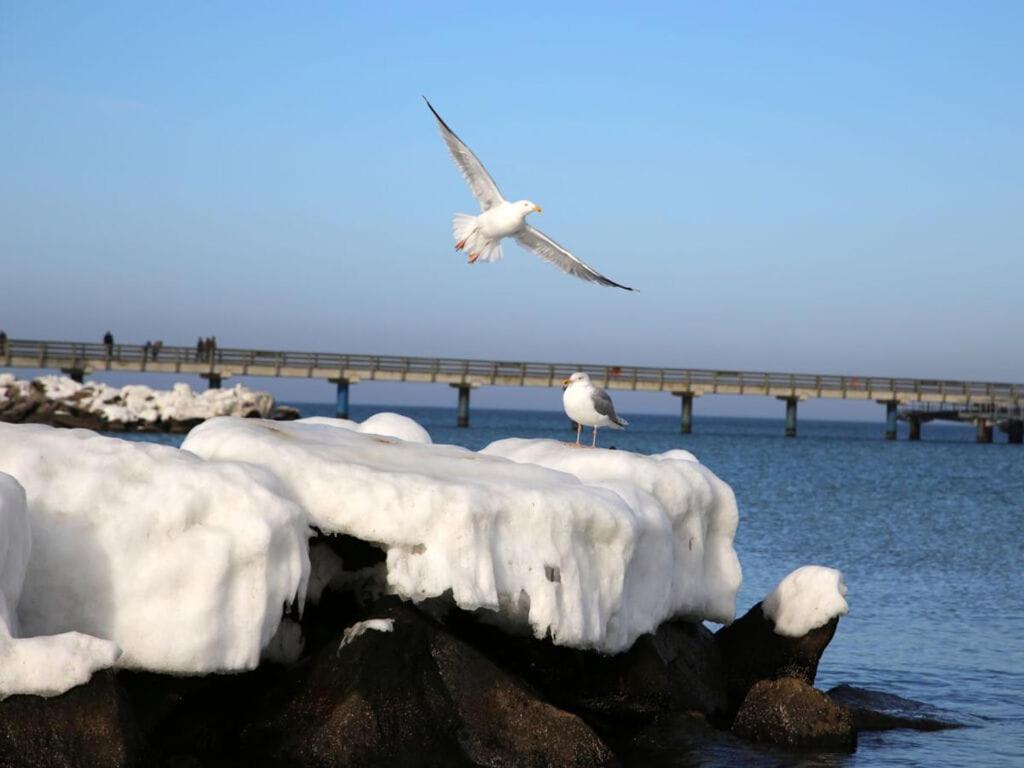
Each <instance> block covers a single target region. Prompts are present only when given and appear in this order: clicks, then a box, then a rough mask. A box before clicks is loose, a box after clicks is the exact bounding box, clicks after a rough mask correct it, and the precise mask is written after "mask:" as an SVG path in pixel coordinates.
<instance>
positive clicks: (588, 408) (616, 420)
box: [562, 371, 629, 446]
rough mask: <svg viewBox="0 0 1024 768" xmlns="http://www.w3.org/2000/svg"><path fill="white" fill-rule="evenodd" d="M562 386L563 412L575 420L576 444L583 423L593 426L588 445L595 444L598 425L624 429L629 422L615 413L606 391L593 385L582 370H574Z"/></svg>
mask: <svg viewBox="0 0 1024 768" xmlns="http://www.w3.org/2000/svg"><path fill="white" fill-rule="evenodd" d="M562 387H563V388H564V389H565V391H564V392H563V393H562V405H563V406H564V407H565V413H566V415H567V416H568V417H569V418H570V419H572V420H573V421H575V422H576V445H579V444H580V435H581V434H582V432H583V427H584V425H585V426H588V427H593V428H594V439H593V440H592V441H591V443H590V445H591V446H596V445H597V428H598V427H611V428H612V429H625V427H626V426H627V425H628V424H629V422H628V421H626V420H625V419H623V418H621V417H619V416H616V415H615V406H614V405H612V399H611V398H610V397H608V393H607V392H605V391H604V390H603V389H601V388H600V387H597V386H594V384H593V383H591V381H590V376H588V375H587V374H585V373H583V372H582V371H576V373H574V374H573V375H572V376H570V377H569V378H568V379H566V380H565V381H563V382H562Z"/></svg>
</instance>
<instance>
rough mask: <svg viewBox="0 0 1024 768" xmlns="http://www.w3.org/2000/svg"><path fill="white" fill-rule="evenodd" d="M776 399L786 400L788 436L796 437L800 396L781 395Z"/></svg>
mask: <svg viewBox="0 0 1024 768" xmlns="http://www.w3.org/2000/svg"><path fill="white" fill-rule="evenodd" d="M776 399H777V400H785V401H786V437H796V404H797V403H799V402H800V398H799V397H779V398H776Z"/></svg>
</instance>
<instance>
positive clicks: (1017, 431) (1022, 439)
mask: <svg viewBox="0 0 1024 768" xmlns="http://www.w3.org/2000/svg"><path fill="white" fill-rule="evenodd" d="M1006 442H1008V443H1009V444H1010V445H1022V444H1024V421H1018V420H1017V419H1011V420H1010V421H1009V422H1008V423H1007V425H1006Z"/></svg>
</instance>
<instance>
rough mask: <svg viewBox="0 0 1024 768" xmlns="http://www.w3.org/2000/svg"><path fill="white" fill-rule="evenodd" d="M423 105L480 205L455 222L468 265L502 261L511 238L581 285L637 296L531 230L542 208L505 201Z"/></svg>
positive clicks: (459, 142)
mask: <svg viewBox="0 0 1024 768" xmlns="http://www.w3.org/2000/svg"><path fill="white" fill-rule="evenodd" d="M423 100H424V101H426V102H427V106H428V107H430V111H431V112H433V113H434V117H436V118H437V124H438V127H439V128H440V129H441V138H443V139H444V143H445V144H447V145H448V151H449V152H450V153H451V156H452V159H453V160H454V161H455V164H456V165H457V166H458V167H459V170H460V171H462V175H463V177H464V178H465V179H466V183H468V184H469V189H470V191H471V192H472V193H473V197H475V198H476V199H477V201H478V202H479V203H480V211H481V213H480V215H479V216H470V215H469V214H466V213H456V214H455V218H454V219H453V220H452V230H453V232H454V234H455V250H457V251H462V250H465V251H466V253H467V254H468V255H469V263H470V264H475V263H476V262H478V261H498V260H500V259H501V257H502V253H501V241H502V238H505V237H513V238H515V241H516V242H517V243H519V244H520V245H521V246H523V248H525V249H526V250H528V251H533V253H535V254H536V255H537V256H540V257H541V258H542V259H544V261H546V262H548V263H549V264H554V265H555V266H556V267H558V268H559V269H560V270H562V271H563V272H567V273H568V274H570V275H573V276H575V277H578V278H580V279H581V280H587V281H589V282H591V283H598V284H599V285H607V286H611V287H613V288H622V289H623V290H626V291H632V290H634V289H633V288H629V287H627V286H625V285H620V284H619V283H616V282H615V281H614V280H609V279H608V278H607V277H605V276H604V275H602V274H601V273H600V272H598V271H597V270H596V269H594V268H593V267H590V266H588V265H586V264H584V263H583V262H582V261H580V260H579V259H577V258H576V257H575V256H573V255H572V254H571V253H569V251H567V250H566V249H565V248H563V247H562V246H560V245H559V244H558V243H556V242H555V241H554V240H552V239H551V238H550V237H548V236H547V235H545V234H544V233H543V232H541V231H540V230H538V229H534V228H533V227H531V226H530V225H529V224H527V223H526V217H527V216H529V215H530V214H531V213H540V206H539V205H535V204H534V203H532V202H530V201H529V200H519V201H517V202H514V203H510V202H509V201H508V200H506V199H505V198H504V197H502V196H501V192H499V191H498V185H497V184H495V183H494V179H492V178H491V175H490V174H489V173H487V169H486V168H484V166H483V163H481V162H480V161H479V160H478V159H477V156H476V155H474V154H473V151H472V150H471V149H470V148H469V147H467V146H466V145H465V144H463V143H462V140H461V139H460V138H459V137H458V136H456V135H455V134H454V133H453V132H452V129H451V128H449V127H448V124H447V123H445V121H444V120H442V119H441V116H440V115H439V114H437V110H436V109H434V107H433V106H432V105H431V103H430V102H429V101H427V99H426V97H424V99H423Z"/></svg>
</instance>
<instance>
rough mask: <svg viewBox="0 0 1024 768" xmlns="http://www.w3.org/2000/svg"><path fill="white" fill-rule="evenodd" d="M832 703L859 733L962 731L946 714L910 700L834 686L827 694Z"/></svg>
mask: <svg viewBox="0 0 1024 768" xmlns="http://www.w3.org/2000/svg"><path fill="white" fill-rule="evenodd" d="M828 696H829V698H831V699H832V701H834V702H836V703H837V704H840V705H842V706H845V707H846V708H847V709H849V710H850V713H851V714H852V715H853V724H854V727H855V728H856V729H857V731H858V732H860V731H891V730H895V729H900V728H906V729H910V730H915V731H944V730H948V729H950V728H963V727H964V725H965V724H964V723H961V722H957V720H956V718H955V716H954V715H953V714H952V713H950V712H943V711H941V710H939V709H936V708H935V707H933V706H931V705H929V704H924V703H923V702H920V701H914V700H913V699H904V698H903V697H902V696H896V695H894V694H891V693H883V692H882V691H873V690H870V689H868V688H858V687H856V686H853V685H837V686H836V687H835V688H832V689H830V690H829V691H828Z"/></svg>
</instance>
